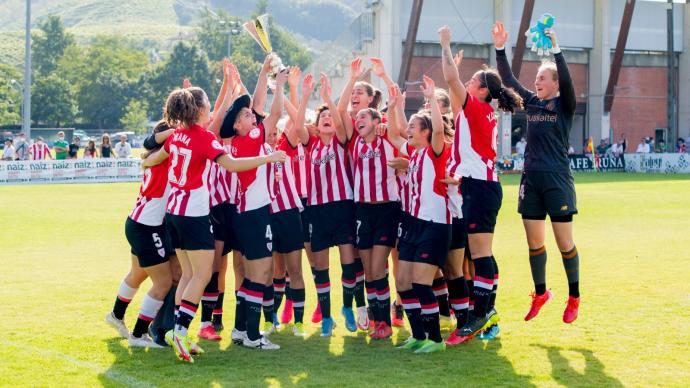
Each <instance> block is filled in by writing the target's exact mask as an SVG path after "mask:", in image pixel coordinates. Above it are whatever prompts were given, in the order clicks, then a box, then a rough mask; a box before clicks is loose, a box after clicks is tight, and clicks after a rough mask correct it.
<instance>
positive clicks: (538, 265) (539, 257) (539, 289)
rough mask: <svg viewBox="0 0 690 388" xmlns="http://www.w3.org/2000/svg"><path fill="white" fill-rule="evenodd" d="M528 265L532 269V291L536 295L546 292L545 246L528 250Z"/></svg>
mask: <svg viewBox="0 0 690 388" xmlns="http://www.w3.org/2000/svg"><path fill="white" fill-rule="evenodd" d="M529 267H530V269H531V270H532V280H533V281H534V292H536V294H537V295H544V293H546V247H545V246H542V247H541V248H537V249H530V250H529Z"/></svg>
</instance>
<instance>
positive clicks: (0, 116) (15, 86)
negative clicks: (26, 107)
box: [0, 63, 22, 125]
mask: <svg viewBox="0 0 690 388" xmlns="http://www.w3.org/2000/svg"><path fill="white" fill-rule="evenodd" d="M13 81H14V82H13ZM21 82H22V81H21V79H20V78H19V71H17V69H15V68H14V67H12V66H10V65H6V64H4V63H0V125H8V124H16V123H19V122H20V121H21V103H22V93H21V86H20V85H21Z"/></svg>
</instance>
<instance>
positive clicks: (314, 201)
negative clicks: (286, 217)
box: [307, 136, 353, 205]
mask: <svg viewBox="0 0 690 388" xmlns="http://www.w3.org/2000/svg"><path fill="white" fill-rule="evenodd" d="M307 150H308V153H309V164H308V167H309V172H308V176H309V183H308V184H309V186H308V189H307V191H308V201H309V202H308V203H309V205H321V204H324V203H330V202H336V201H344V200H348V199H349V200H351V199H353V195H352V183H351V180H350V176H351V174H352V171H351V169H350V164H349V163H348V161H347V154H348V153H347V150H346V149H345V146H344V145H342V144H340V142H339V141H338V139H337V138H336V137H335V136H333V139H332V140H331V142H330V144H325V143H323V142H322V141H321V139H320V138H318V137H316V136H312V137H311V138H310V139H309V144H308V145H307Z"/></svg>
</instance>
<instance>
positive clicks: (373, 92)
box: [355, 81, 383, 110]
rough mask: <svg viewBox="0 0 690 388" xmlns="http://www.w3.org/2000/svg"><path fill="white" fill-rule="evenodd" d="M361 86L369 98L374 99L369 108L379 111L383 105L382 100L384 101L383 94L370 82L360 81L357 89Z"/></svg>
mask: <svg viewBox="0 0 690 388" xmlns="http://www.w3.org/2000/svg"><path fill="white" fill-rule="evenodd" d="M357 86H361V87H363V88H364V90H366V92H367V96H369V97H374V99H373V100H371V103H370V104H369V106H368V107H369V108H373V109H376V110H378V109H379V105H381V100H382V99H383V95H382V94H381V91H380V90H378V89H376V88H374V87H373V86H372V85H371V84H370V83H369V82H366V81H358V82H357V83H356V84H355V87H357Z"/></svg>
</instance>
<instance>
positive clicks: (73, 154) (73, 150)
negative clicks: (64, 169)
mask: <svg viewBox="0 0 690 388" xmlns="http://www.w3.org/2000/svg"><path fill="white" fill-rule="evenodd" d="M79 143H81V138H80V137H79V136H74V138H72V144H70V145H69V152H68V155H67V157H68V158H69V159H76V158H77V153H79Z"/></svg>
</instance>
